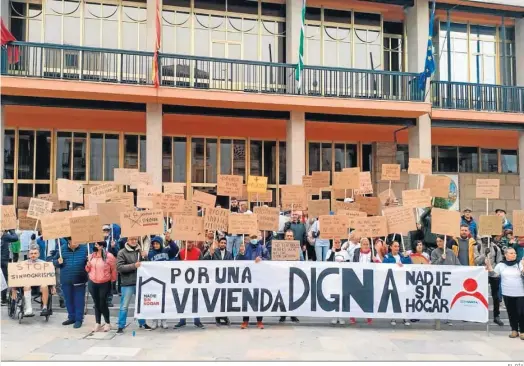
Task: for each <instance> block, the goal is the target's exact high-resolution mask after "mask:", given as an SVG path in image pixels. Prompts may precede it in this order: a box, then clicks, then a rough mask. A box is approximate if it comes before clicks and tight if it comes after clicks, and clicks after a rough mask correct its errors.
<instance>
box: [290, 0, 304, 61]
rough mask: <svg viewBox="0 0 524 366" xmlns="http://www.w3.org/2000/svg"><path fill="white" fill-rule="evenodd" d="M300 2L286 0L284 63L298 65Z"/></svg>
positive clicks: (300, 24)
mask: <svg viewBox="0 0 524 366" xmlns="http://www.w3.org/2000/svg"><path fill="white" fill-rule="evenodd" d="M301 12H302V0H286V63H288V64H296V63H298V45H299V43H300V27H301V26H302V14H301Z"/></svg>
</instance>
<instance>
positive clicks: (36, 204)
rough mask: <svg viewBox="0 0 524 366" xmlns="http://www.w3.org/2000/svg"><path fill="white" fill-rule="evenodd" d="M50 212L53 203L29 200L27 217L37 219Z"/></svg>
mask: <svg viewBox="0 0 524 366" xmlns="http://www.w3.org/2000/svg"><path fill="white" fill-rule="evenodd" d="M51 211H53V202H51V201H45V200H41V199H38V198H31V201H29V208H28V210H27V217H30V218H32V219H39V218H40V217H41V216H43V215H47V214H49V213H51Z"/></svg>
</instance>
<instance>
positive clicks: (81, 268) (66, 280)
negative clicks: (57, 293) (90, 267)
mask: <svg viewBox="0 0 524 366" xmlns="http://www.w3.org/2000/svg"><path fill="white" fill-rule="evenodd" d="M59 257H60V254H59V252H58V251H57V252H56V254H55V257H54V258H53V264H54V265H55V267H58V268H60V283H61V284H62V285H76V284H85V283H86V282H87V272H86V270H85V266H86V263H87V247H86V245H79V246H78V248H76V249H75V250H72V249H71V248H69V245H67V244H65V245H62V259H63V260H64V262H63V263H62V264H59V263H58V258H59Z"/></svg>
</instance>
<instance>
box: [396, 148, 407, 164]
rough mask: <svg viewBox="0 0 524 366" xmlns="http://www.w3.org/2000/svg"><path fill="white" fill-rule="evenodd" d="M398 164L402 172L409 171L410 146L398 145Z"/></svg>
mask: <svg viewBox="0 0 524 366" xmlns="http://www.w3.org/2000/svg"><path fill="white" fill-rule="evenodd" d="M396 156H397V164H399V165H400V169H401V170H407V169H408V165H409V145H397V153H396Z"/></svg>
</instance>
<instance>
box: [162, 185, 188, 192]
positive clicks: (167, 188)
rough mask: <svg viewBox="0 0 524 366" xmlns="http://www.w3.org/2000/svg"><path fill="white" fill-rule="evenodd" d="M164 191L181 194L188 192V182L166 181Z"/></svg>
mask: <svg viewBox="0 0 524 366" xmlns="http://www.w3.org/2000/svg"><path fill="white" fill-rule="evenodd" d="M164 193H165V194H181V195H184V194H185V193H186V184H185V183H164Z"/></svg>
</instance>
